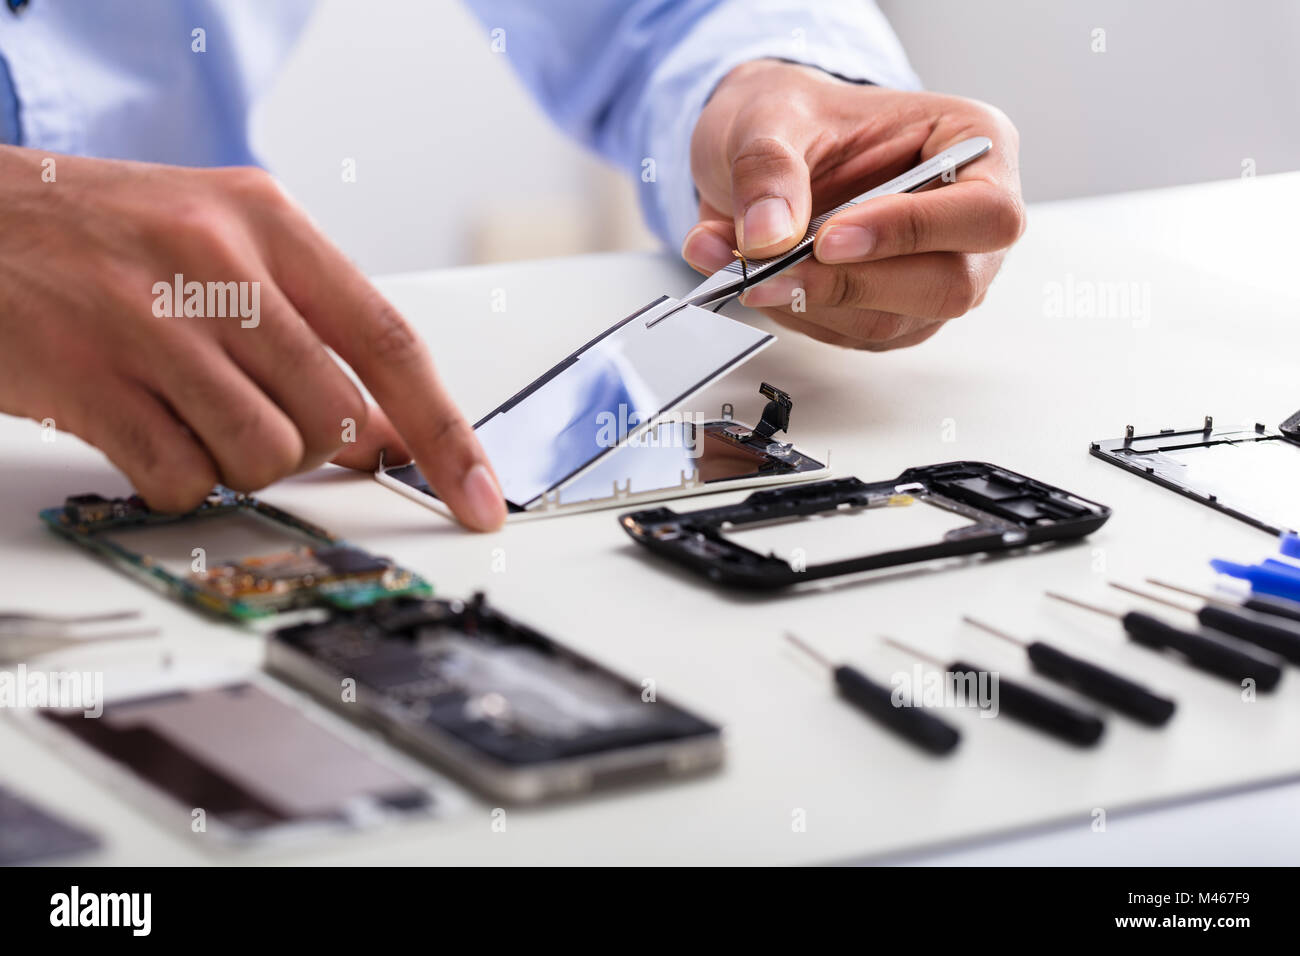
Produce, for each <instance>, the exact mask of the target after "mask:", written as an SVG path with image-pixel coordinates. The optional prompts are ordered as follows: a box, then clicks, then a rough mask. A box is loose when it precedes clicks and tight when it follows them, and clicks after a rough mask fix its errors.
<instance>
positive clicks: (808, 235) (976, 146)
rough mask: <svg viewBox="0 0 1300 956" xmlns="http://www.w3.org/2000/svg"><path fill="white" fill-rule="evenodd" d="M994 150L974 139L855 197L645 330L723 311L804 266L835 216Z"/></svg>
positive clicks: (718, 277) (741, 262)
mask: <svg viewBox="0 0 1300 956" xmlns="http://www.w3.org/2000/svg"><path fill="white" fill-rule="evenodd" d="M992 148H993V141H992V140H991V139H989V138H988V137H987V136H974V137H972V138H970V139H964V140H962V141H961V142H960V143H954V144H953V145H952V146H949V147H948V148H947V149H945V150H944V151H943V152H941V153H939V154H937V155H935V156H931V157H930V158H929V159H927V160H926V161H925V162H923V163H921V164H919V165H917V166H913V167H912V168H911V169H909V170H908V171H907V172H905V173H903V174H902V175H900V176H895V177H894V178H893V179H891V180H890V181H889V182H887V183H882V184H881V185H879V186H877V187H875V188H874V189H868V190H867V191H866V192H864V193H863V194H862V195H860V196H855V197H854V198H853V199H850V200H849V201H848V202H844V203H840V205H838V206H836V207H835V208H834V209H831V210H828V211H827V212H824V213H822V214H821V215H820V216H816V217H814V218H813V219H812V221H811V222H809V223H808V231H807V232H805V233H804V236H803V238H802V239H800V240H799V241H798V242H797V243H795V244H794V247H793V248H791V249H790V250H788V251H787V252H783V253H781V255H779V256H773V257H772V258H770V259H745V258H741V257H737V259H736V260H735V261H734V262H731V263H728V264H727V265H726V266H723V267H722V268H721V269H719V270H718V271H717V272H715V273H713V275H711V276H709V277H708V278H706V279H705V280H704V281H703V282H701V283H700V284H699V285H697V286H696V287H695V288H694V289H692V290H691V291H690V292H689V293H687V294H686V295H684V296H682V298H681V300H680V301H679V302H678V304H677V307H676V308H673V309H669V310H668V311H667V312H664V313H662V314H661V315H652V316H651V318H649V319H647V320H646V327H647V328H648V327H650V326H652V325H655V324H656V323H658V322H662V321H663V320H664V319H666V318H667V317H668V316H670V315H672V314H673V313H674V312H676V311H677V310H678V309H680V308H682V307H683V306H687V305H697V306H701V307H706V308H707V307H712V308H714V309H715V310H716V309H717V308H720V307H721V306H722V305H723V304H724V303H725V302H727V301H728V300H729V299H733V298H735V297H736V296H738V295H740V293H742V292H744V291H745V290H746V289H748V288H749V287H750V286H752V285H757V284H758V283H759V282H762V281H763V280H764V279H769V278H771V277H772V276H774V275H777V274H778V273H781V272H784V271H785V270H786V269H789V268H790V267H791V266H793V265H795V264H797V263H800V262H803V261H804V260H805V259H807V258H808V257H809V256H811V255H812V251H813V243H814V242H815V241H816V239H817V232H818V230H820V229H821V227H822V226H824V225H826V223H827V222H828V221H829V220H830V219H831V218H832V217H833V216H836V215H839V214H840V213H842V212H843V211H844V210H846V209H851V208H853V207H854V206H857V205H859V204H860V203H864V202H866V201H867V200H868V199H875V198H876V197H878V196H893V195H898V194H900V193H914V192H917V191H918V190H921V189H924V188H925V187H926V186H930V185H932V184H934V183H936V182H939V181H941V180H945V177H946V176H947V175H948V174H951V173H952V172H953V171H954V170H956V169H958V168H960V167H962V166H965V165H966V164H967V163H969V162H971V161H972V160H976V159H979V157H981V156H983V155H984V154H985V153H987V152H988V151H989V150H990V149H992Z"/></svg>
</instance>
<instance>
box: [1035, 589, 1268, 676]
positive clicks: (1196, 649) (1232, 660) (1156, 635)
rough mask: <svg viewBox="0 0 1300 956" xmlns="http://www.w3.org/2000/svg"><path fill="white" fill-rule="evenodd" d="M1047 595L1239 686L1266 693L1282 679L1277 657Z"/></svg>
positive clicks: (1148, 619) (1136, 613)
mask: <svg viewBox="0 0 1300 956" xmlns="http://www.w3.org/2000/svg"><path fill="white" fill-rule="evenodd" d="M1045 593H1046V594H1047V596H1048V597H1049V598H1052V599H1053V600H1055V601H1063V602H1064V603H1066V604H1070V605H1073V606H1074V607H1078V608H1083V609H1084V610H1085V611H1092V612H1093V613H1095V614H1104V615H1106V616H1107V617H1113V618H1115V619H1116V620H1117V621H1119V622H1120V624H1121V625H1122V626H1123V628H1124V633H1125V634H1127V635H1128V636H1129V639H1130V640H1131V641H1133V642H1134V643H1135V644H1141V645H1142V646H1143V647H1148V648H1151V649H1153V650H1158V651H1163V650H1172V651H1177V652H1178V653H1179V654H1181V655H1182V656H1183V657H1184V658H1185V659H1186V660H1187V662H1188V663H1189V664H1191V665H1192V666H1193V667H1196V668H1198V669H1199V670H1203V671H1205V672H1206V673H1209V674H1214V675H1216V676H1218V677H1225V678H1227V679H1228V680H1230V681H1233V682H1235V683H1238V684H1239V683H1241V682H1242V681H1243V680H1247V679H1249V680H1253V681H1254V682H1255V686H1256V687H1257V688H1258V689H1259V690H1262V691H1269V690H1272V689H1273V688H1275V687H1276V686H1277V685H1278V683H1279V682H1280V681H1281V680H1282V666H1281V662H1280V661H1278V660H1277V658H1274V657H1271V656H1270V657H1269V658H1263V657H1257V656H1255V655H1254V654H1251V653H1248V652H1247V651H1245V650H1241V649H1238V648H1236V647H1232V646H1230V645H1228V644H1225V643H1224V642H1223V641H1218V640H1215V639H1214V638H1212V637H1206V636H1205V635H1204V634H1197V633H1196V632H1195V631H1184V630H1182V629H1181V628H1178V627H1174V626H1173V625H1172V624H1167V623H1166V622H1164V621H1162V620H1160V618H1158V617H1152V616H1151V615H1150V614H1143V613H1142V612H1141V611H1129V612H1127V613H1125V614H1120V613H1119V612H1118V611H1112V610H1110V609H1109V608H1104V607H1099V606H1098V605H1096V604H1089V603H1087V602H1086V601H1080V600H1078V599H1076V598H1072V597H1068V596H1067V595H1064V594H1058V593H1057V592H1056V591H1047V592H1045Z"/></svg>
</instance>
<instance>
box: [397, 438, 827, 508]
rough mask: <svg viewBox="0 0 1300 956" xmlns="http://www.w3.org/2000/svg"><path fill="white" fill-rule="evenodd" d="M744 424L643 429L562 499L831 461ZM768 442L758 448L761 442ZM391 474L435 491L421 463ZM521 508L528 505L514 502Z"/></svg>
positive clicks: (802, 468) (770, 473) (794, 471)
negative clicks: (764, 438)
mask: <svg viewBox="0 0 1300 956" xmlns="http://www.w3.org/2000/svg"><path fill="white" fill-rule="evenodd" d="M737 427H740V428H741V429H742V433H746V432H748V429H743V426H737V425H736V424H735V423H733V422H727V421H715V422H705V423H704V424H702V425H696V424H694V423H692V422H664V423H659V424H656V425H654V426H652V427H651V428H650V429H648V430H647V431H645V432H642V433H641V434H640V435H638V436H637V437H635V438H633V439H632V441H631V442H629V443H628V444H626V445H623V446H622V447H620V448H618V449H616V450H615V454H612V455H607V456H605V457H603V458H601V459H600V460H599V461H598V462H596V463H595V464H594V465H593V466H592V467H591V468H589V469H587V470H586V471H584V472H583V473H582V474H581V475H579V476H577V477H576V478H574V479H573V480H572V481H570V482H568V483H567V484H565V485H564V487H563V488H559V489H557V490H556V491H555V492H554V493H553V494H554V495H555V501H556V504H558V505H560V506H572V505H579V504H582V503H584V502H588V501H599V500H601V499H605V500H610V501H613V500H614V496H615V495H616V494H630V495H639V494H646V493H650V492H656V491H664V492H667V491H670V490H675V489H678V488H681V487H682V483H683V481H684V480H686V479H687V478H689V477H690V476H692V475H694V476H695V478H696V480H698V481H699V482H700V483H702V484H704V485H709V484H713V483H717V482H734V481H747V480H750V479H761V478H779V477H780V476H791V480H794V478H793V476H797V475H804V474H808V473H812V472H820V471H824V470H825V468H826V465H825V464H824V463H823V462H820V461H817V460H816V459H814V458H810V457H809V456H807V455H805V454H803V453H802V452H799V451H796V450H795V449H794V448H793V447H792V446H791V445H789V444H788V443H785V442H775V441H774V442H759V441H755V440H753V439H750V440H748V441H743V440H738V439H735V438H733V437H731V435H732V432H733V431H734V430H735V429H736V428H737ZM764 445H765V446H766V447H758V446H764ZM385 474H386V475H387V476H388V477H390V478H394V479H396V480H397V481H400V482H402V483H404V484H407V485H410V486H411V487H412V488H415V489H416V490H418V491H421V492H423V493H424V494H427V495H430V496H432V495H433V491H432V490H431V489H430V488H429V485H428V483H427V482H426V481H425V479H424V475H423V474H421V473H420V470H419V468H417V467H416V466H415V465H400V466H398V467H395V468H389V469H387V470H386V471H385ZM512 507H513V508H514V509H515V510H516V511H519V510H522V509H520V508H518V507H517V506H514V505H512Z"/></svg>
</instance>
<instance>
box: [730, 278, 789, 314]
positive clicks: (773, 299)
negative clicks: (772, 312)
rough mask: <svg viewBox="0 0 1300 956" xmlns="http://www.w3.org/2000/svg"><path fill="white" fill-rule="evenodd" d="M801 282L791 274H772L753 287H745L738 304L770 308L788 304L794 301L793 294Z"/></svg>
mask: <svg viewBox="0 0 1300 956" xmlns="http://www.w3.org/2000/svg"><path fill="white" fill-rule="evenodd" d="M801 285H802V283H800V282H799V280H798V279H796V278H794V277H793V276H773V277H772V278H770V279H765V280H764V281H762V282H760V283H759V284H758V285H756V286H754V287H753V288H750V289H746V290H745V291H744V292H743V293H742V294H741V296H740V304H741V305H747V306H749V307H750V308H751V309H771V308H775V307H779V306H788V305H790V304H791V303H793V302H794V294H795V292H796V291H797V290H798V289H799V288H800V287H801Z"/></svg>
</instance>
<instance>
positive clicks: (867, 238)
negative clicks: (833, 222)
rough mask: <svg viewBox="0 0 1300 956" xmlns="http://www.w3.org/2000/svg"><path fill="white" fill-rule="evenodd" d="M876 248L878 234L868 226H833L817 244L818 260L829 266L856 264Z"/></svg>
mask: <svg viewBox="0 0 1300 956" xmlns="http://www.w3.org/2000/svg"><path fill="white" fill-rule="evenodd" d="M875 247H876V234H875V233H874V232H873V231H872V230H870V229H868V228H867V227H866V226H832V227H831V228H830V229H827V230H826V232H825V233H824V234H823V235H822V237H821V239H820V240H819V241H818V243H817V258H818V259H820V260H821V261H822V262H825V263H827V264H833V263H836V262H856V261H858V260H859V259H865V258H866V257H867V256H869V255H871V250H872V249H874V248H875Z"/></svg>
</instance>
